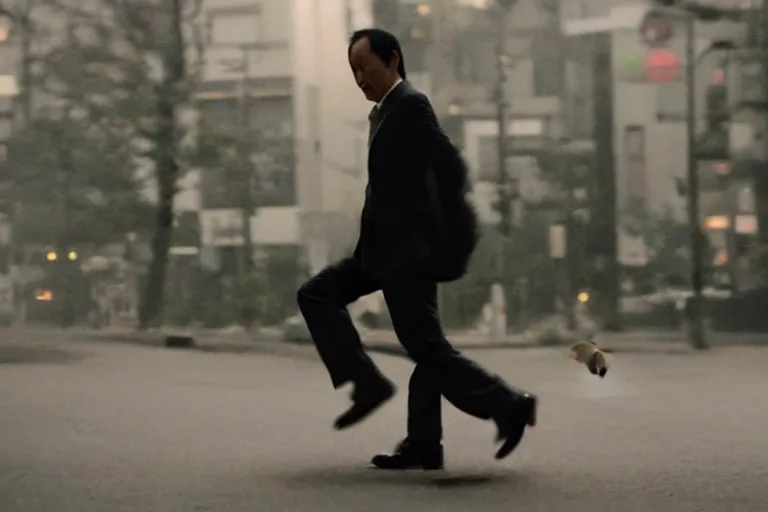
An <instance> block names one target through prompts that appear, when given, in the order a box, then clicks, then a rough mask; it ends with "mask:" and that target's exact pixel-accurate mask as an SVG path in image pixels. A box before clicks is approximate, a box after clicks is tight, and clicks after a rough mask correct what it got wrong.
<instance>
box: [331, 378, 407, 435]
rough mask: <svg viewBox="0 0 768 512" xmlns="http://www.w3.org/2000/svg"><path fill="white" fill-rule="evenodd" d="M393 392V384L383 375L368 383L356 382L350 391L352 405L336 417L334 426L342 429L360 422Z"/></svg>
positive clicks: (390, 396)
mask: <svg viewBox="0 0 768 512" xmlns="http://www.w3.org/2000/svg"><path fill="white" fill-rule="evenodd" d="M394 394H395V386H394V385H393V384H392V383H391V382H389V381H388V380H387V379H385V378H384V377H380V378H378V379H376V380H374V381H372V382H368V383H362V382H358V383H356V384H355V391H354V392H353V393H352V407H350V408H349V409H347V411H346V412H345V413H344V414H342V415H341V416H339V417H338V418H337V419H336V422H335V423H334V427H335V428H336V429H337V430H343V429H345V428H349V427H351V426H352V425H356V424H357V423H360V422H361V421H363V420H364V419H365V418H367V417H368V416H370V415H371V413H373V411H375V410H376V409H378V408H379V407H381V406H382V405H383V404H384V402H386V401H387V400H389V399H390V398H392V396H393V395H394Z"/></svg>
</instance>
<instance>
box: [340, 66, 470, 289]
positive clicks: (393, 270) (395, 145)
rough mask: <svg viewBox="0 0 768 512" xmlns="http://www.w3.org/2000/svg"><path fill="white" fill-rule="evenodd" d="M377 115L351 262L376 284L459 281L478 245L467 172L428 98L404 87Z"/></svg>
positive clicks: (384, 104) (402, 86)
mask: <svg viewBox="0 0 768 512" xmlns="http://www.w3.org/2000/svg"><path fill="white" fill-rule="evenodd" d="M377 115H378V116H379V118H378V119H376V120H375V121H374V122H372V132H371V134H370V135H371V136H370V147H369V150H368V187H367V188H366V198H365V205H364V207H363V213H362V218H361V228H360V238H359V240H358V243H357V247H356V248H355V257H357V258H359V259H360V261H361V263H362V268H363V271H364V272H365V273H366V274H368V275H371V276H373V277H375V278H378V279H382V280H386V279H388V278H391V277H397V276H398V275H402V274H407V273H418V274H419V275H428V276H429V277H430V278H431V279H432V280H434V281H437V282H442V281H452V280H455V279H458V278H459V277H461V276H462V275H463V274H464V272H465V271H466V266H467V263H468V260H469V256H470V255H471V253H472V250H473V249H474V246H475V244H476V241H477V240H476V239H477V228H476V219H475V215H474V210H473V209H472V207H471V205H470V204H469V203H468V202H467V199H466V197H465V196H466V194H467V193H468V191H469V188H468V187H469V180H468V177H467V175H468V172H467V167H466V165H465V163H464V161H463V159H462V158H461V155H460V153H459V151H458V149H457V148H456V147H455V146H454V145H453V144H452V143H451V141H450V140H449V139H448V137H447V135H446V134H445V133H444V132H443V130H442V129H441V128H440V125H439V123H438V121H437V116H436V115H435V111H434V109H433V108H432V105H431V104H430V102H429V100H428V99H427V97H426V96H425V95H424V94H422V93H420V92H418V91H416V90H415V89H413V88H412V87H411V85H410V84H409V83H408V82H405V81H404V82H402V83H400V84H399V85H398V86H397V87H396V88H395V89H393V90H392V92H391V93H390V94H389V95H388V96H387V98H386V99H385V101H384V103H383V105H382V107H381V109H380V110H379V112H378V114H377Z"/></svg>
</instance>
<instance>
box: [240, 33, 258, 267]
mask: <svg viewBox="0 0 768 512" xmlns="http://www.w3.org/2000/svg"><path fill="white" fill-rule="evenodd" d="M249 50H250V48H249V47H248V46H247V45H243V46H241V47H240V72H241V75H240V95H239V102H240V128H241V130H242V132H241V133H242V136H243V137H244V138H245V137H248V136H249V134H250V132H251V110H250V106H251V101H250V99H251V93H250V62H249V60H250V55H251V54H250V51H249ZM237 149H238V166H239V168H240V169H239V171H240V172H241V173H242V178H243V180H242V181H243V183H242V190H241V191H240V192H241V194H242V195H241V200H240V207H241V216H242V220H241V229H242V236H243V254H242V261H241V264H240V274H241V275H242V276H247V275H248V274H249V273H250V271H251V270H252V268H253V239H252V237H251V217H252V216H253V212H254V204H253V203H254V201H253V193H254V181H255V180H254V175H253V174H254V169H253V163H252V162H251V154H250V148H249V143H248V141H247V140H245V139H244V140H240V141H238V144H237Z"/></svg>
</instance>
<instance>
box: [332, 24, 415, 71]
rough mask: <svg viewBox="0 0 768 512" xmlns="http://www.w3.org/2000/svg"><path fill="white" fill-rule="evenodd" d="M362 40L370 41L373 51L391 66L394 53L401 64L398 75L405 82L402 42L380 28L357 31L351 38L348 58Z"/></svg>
mask: <svg viewBox="0 0 768 512" xmlns="http://www.w3.org/2000/svg"><path fill="white" fill-rule="evenodd" d="M361 39H368V42H369V43H370V45H371V51H372V52H373V53H374V54H375V55H376V56H377V57H378V58H380V59H381V60H382V62H384V64H385V65H387V66H389V63H390V62H392V53H393V52H394V53H396V54H397V56H398V57H400V63H399V64H398V65H397V74H398V75H400V78H402V79H403V80H405V78H406V77H405V59H404V58H403V50H402V48H400V41H398V40H397V38H396V37H395V36H394V35H393V34H390V33H389V32H387V31H386V30H382V29H380V28H364V29H362V30H357V31H355V33H354V34H352V37H350V38H349V47H348V48H347V56H349V55H350V54H351V53H352V46H354V44H355V43H356V42H358V41H360V40H361Z"/></svg>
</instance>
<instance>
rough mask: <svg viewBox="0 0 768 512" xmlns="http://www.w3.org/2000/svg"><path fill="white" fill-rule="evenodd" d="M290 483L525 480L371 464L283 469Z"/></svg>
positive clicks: (452, 484)
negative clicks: (293, 469)
mask: <svg viewBox="0 0 768 512" xmlns="http://www.w3.org/2000/svg"><path fill="white" fill-rule="evenodd" d="M279 478H280V479H281V480H287V481H288V482H290V483H291V484H299V485H308V486H313V487H314V486H318V485H319V486H330V487H337V486H349V485H360V486H367V485H375V486H382V485H384V486H387V485H392V486H400V485H408V486H415V487H436V488H465V487H480V486H490V485H498V484H504V485H509V484H510V483H513V482H515V481H518V482H520V481H521V480H525V479H526V477H525V476H524V475H520V474H517V473H515V472H514V471H508V470H507V471H502V470H498V471H480V470H477V471H473V470H447V471H423V470H415V469H414V470H405V471H400V470H398V471H387V470H381V469H376V468H372V467H359V468H350V467H344V468H339V467H336V468H333V467H315V468H305V469H302V470H301V471H298V472H291V473H284V474H282V475H280V477H279Z"/></svg>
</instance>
